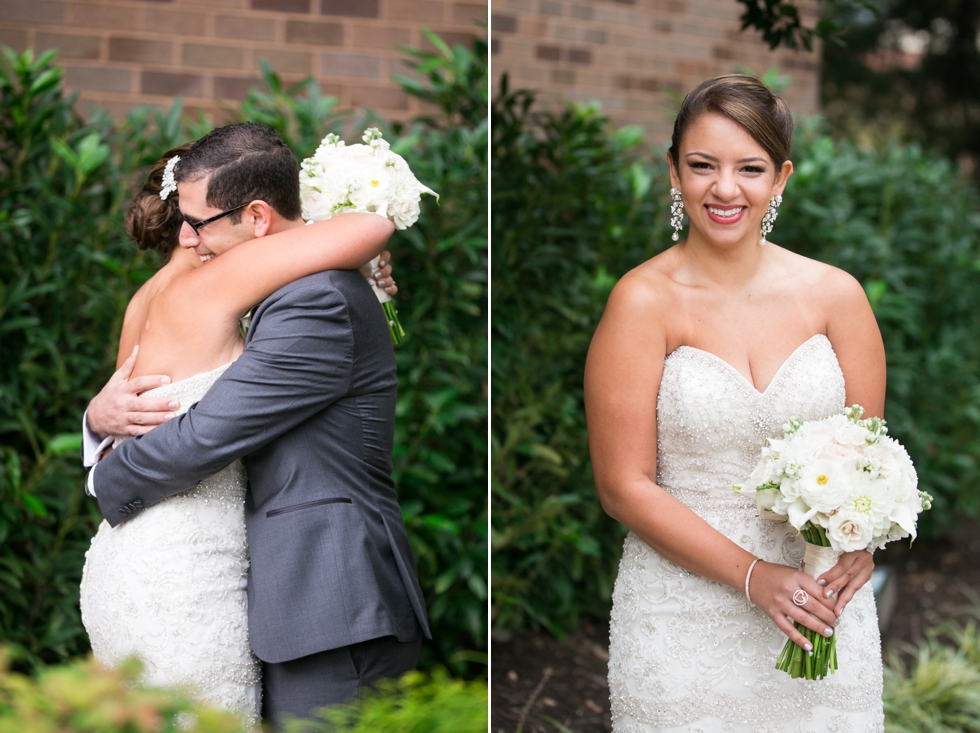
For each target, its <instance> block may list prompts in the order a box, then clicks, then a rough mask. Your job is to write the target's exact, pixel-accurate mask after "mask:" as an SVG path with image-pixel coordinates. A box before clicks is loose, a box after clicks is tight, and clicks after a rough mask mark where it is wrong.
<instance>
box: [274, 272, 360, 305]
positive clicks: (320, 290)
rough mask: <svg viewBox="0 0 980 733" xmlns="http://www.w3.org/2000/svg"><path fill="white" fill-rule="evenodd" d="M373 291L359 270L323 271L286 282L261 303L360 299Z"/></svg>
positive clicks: (307, 302)
mask: <svg viewBox="0 0 980 733" xmlns="http://www.w3.org/2000/svg"><path fill="white" fill-rule="evenodd" d="M370 291H371V289H370V287H368V284H367V283H366V282H365V280H364V276H363V275H362V274H361V273H360V272H359V271H357V270H324V271H323V272H315V273H313V274H312V275H307V276H306V277H301V278H299V279H298V280H293V281H292V282H291V283H287V284H286V285H284V286H282V287H281V288H279V289H278V290H277V291H275V292H274V293H272V295H270V296H269V297H268V298H266V299H265V301H263V303H262V305H264V306H266V305H273V304H275V303H278V302H283V303H289V302H301V303H306V304H310V303H317V302H324V303H326V302H330V301H337V300H341V301H350V300H351V299H354V300H359V299H360V298H361V297H363V295H364V294H365V292H366V293H367V294H371V292H370Z"/></svg>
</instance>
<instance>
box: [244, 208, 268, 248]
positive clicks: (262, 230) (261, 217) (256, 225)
mask: <svg viewBox="0 0 980 733" xmlns="http://www.w3.org/2000/svg"><path fill="white" fill-rule="evenodd" d="M242 222H243V223H244V224H247V225H248V226H249V228H251V230H252V236H253V237H254V238H255V239H258V238H259V237H264V236H265V235H266V234H268V233H269V228H270V227H271V226H272V207H271V206H269V204H267V203H266V202H265V201H253V202H252V203H250V204H249V205H248V206H246V207H245V211H244V212H243V213H242Z"/></svg>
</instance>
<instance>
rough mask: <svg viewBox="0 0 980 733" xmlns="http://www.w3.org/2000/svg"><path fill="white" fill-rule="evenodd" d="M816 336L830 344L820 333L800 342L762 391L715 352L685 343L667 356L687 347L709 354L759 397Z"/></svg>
mask: <svg viewBox="0 0 980 733" xmlns="http://www.w3.org/2000/svg"><path fill="white" fill-rule="evenodd" d="M818 337H823V338H824V339H825V340H826V341H827V343H828V344H830V339H829V338H827V336H826V334H822V333H815V334H813V335H812V336H811V337H810V338H808V339H807V340H806V341H804V342H803V343H802V344H800V345H799V346H797V347H796V348H795V349H793V353H791V354H790V355H789V356H787V357H786V359H785V360H783V363H782V364H780V365H779V369H777V370H776V373H775V374H773V375H772V379H770V380H769V384H767V385H766V388H765V389H764V390H762V391H760V390H759V389H758V387H756V386H755V385H754V384H753V383H752V382H750V381H749V380H748V379H747V378H746V376H745V375H744V374H742V372H740V371H739V370H738V369H736V368H735V367H733V366H732V365H731V364H729V363H728V362H727V361H725V360H724V359H722V358H721V357H720V356H718V355H717V354H713V353H711V352H710V351H705V350H704V349H699V348H698V347H697V346H688V345H687V344H681V345H680V346H678V347H677V348H676V349H674V350H673V351H671V352H670V353H669V354H668V355H667V358H668V359H669V358H670V357H671V356H673V355H674V354H676V353H677V352H678V351H680V350H681V349H689V350H691V351H697V352H699V353H701V354H707V355H708V356H710V357H711V358H712V359H714V360H715V361H718V362H721V363H722V364H724V365H725V366H726V367H728V369H729V371H731V372H734V373H735V374H736V375H738V378H739V379H740V380H741V382H742V384H744V385H745V386H746V387H748V388H749V389H751V390H752V391H753V392H754V393H755V394H756V395H758V396H759V397H765V396H766V395H767V394H768V393H769V390H770V389H771V388H772V385H773V384H775V383H776V380H777V379H779V376H780V375H781V374H782V373H783V370H784V369H785V368H786V365H787V364H789V363H790V362H791V361H793V358H794V357H795V356H796V355H797V354H798V353H800V351H801V350H802V349H803V347H804V346H806V345H807V344H809V343H810V342H811V341H813V340H814V339H815V338H818ZM830 348H831V349H833V345H832V344H830ZM835 357H836V355H835Z"/></svg>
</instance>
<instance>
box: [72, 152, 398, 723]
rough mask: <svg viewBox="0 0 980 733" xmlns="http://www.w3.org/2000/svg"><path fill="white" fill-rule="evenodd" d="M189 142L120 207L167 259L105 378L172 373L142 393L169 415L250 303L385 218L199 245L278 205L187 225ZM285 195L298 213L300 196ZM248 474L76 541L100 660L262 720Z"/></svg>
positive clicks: (352, 244)
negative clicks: (182, 192)
mask: <svg viewBox="0 0 980 733" xmlns="http://www.w3.org/2000/svg"><path fill="white" fill-rule="evenodd" d="M273 142H275V143H276V144H277V145H278V146H281V149H279V148H278V147H277V148H276V153H277V155H278V157H280V158H282V159H283V160H284V161H285V163H283V164H282V166H281V167H283V169H284V170H285V169H290V170H291V168H290V167H289V165H288V163H289V160H286V156H288V158H289V159H291V160H292V166H293V167H296V164H295V159H293V158H292V153H291V152H289V150H288V148H286V147H285V145H284V144H283V143H282V141H281V140H278V138H276V140H275V141H273ZM189 147H190V144H187V145H184V146H181V147H179V148H175V149H174V150H171V151H169V152H168V153H166V154H165V155H164V156H163V158H162V159H161V160H160V161H159V162H158V163H157V164H156V165H155V166H154V168H153V169H152V171H151V172H150V175H149V178H148V180H147V182H146V184H145V185H144V187H143V189H142V190H141V191H140V192H139V193H138V194H137V195H136V197H135V199H134V204H133V207H132V209H131V210H130V213H129V215H128V217H127V228H128V229H129V232H130V235H131V236H132V237H133V239H135V240H136V241H137V242H138V243H139V246H140V248H141V249H147V248H150V249H155V250H157V252H158V254H160V256H161V258H162V259H163V260H164V261H165V264H164V266H163V267H161V268H160V270H159V271H158V272H157V273H156V274H155V275H154V276H153V277H152V278H151V279H150V280H148V281H147V282H146V283H145V284H144V285H143V286H142V287H141V288H140V289H139V290H138V291H137V293H136V294H135V295H134V296H133V299H132V301H131V302H130V303H129V306H128V308H127V310H126V317H125V320H124V323H123V329H122V335H121V338H120V347H119V357H118V360H117V364H118V365H120V370H119V371H118V372H117V374H116V377H114V378H117V379H118V378H119V375H120V374H123V375H125V373H126V372H127V371H128V370H130V369H132V370H133V374H134V375H135V376H134V379H133V381H132V384H137V383H141V380H142V383H145V382H146V381H148V380H149V381H152V383H154V384H157V385H159V384H160V382H161V378H160V376H159V375H160V374H168V375H170V376H171V377H172V378H173V380H174V381H173V383H171V384H167V385H165V386H162V387H157V388H155V389H152V390H149V391H147V392H144V393H143V395H144V397H146V398H156V399H157V400H162V401H163V402H164V405H165V407H164V409H166V405H167V404H168V403H171V401H173V404H174V407H177V405H179V407H178V408H177V412H178V414H179V413H181V412H184V411H186V410H187V409H188V408H189V407H190V406H191V405H193V404H194V403H196V402H197V401H198V400H200V398H201V397H202V396H203V395H204V393H205V392H206V391H207V389H208V388H209V387H210V386H211V385H212V384H213V383H214V382H215V381H217V379H218V377H219V376H221V374H222V373H223V372H224V370H225V369H226V368H227V367H228V366H229V364H230V363H231V362H232V361H234V360H235V359H236V358H237V357H238V356H239V355H240V354H241V353H242V350H243V347H244V342H243V338H242V334H241V330H240V328H239V319H241V318H242V317H243V316H244V315H245V314H246V313H247V312H248V311H249V309H250V308H251V307H252V306H254V305H256V304H257V303H259V302H261V301H262V300H264V299H265V298H266V297H268V296H269V295H270V294H272V293H273V292H275V291H276V290H278V289H279V288H281V287H283V286H284V285H286V284H287V283H289V282H292V281H293V280H296V279H298V278H301V277H304V276H306V275H310V274H312V273H314V272H319V271H321V270H327V269H355V268H357V267H358V266H360V265H363V264H364V263H366V262H368V261H369V260H371V259H372V258H373V257H374V256H375V255H377V254H378V253H379V252H381V250H382V249H383V247H384V244H385V242H386V241H387V240H388V237H389V236H390V235H391V233H392V231H393V226H392V224H391V223H390V222H389V221H388V220H387V219H385V218H384V217H381V216H377V215H375V214H348V215H346V216H342V217H337V218H334V219H331V220H329V221H325V222H321V223H317V224H313V225H310V226H306V227H303V226H299V227H295V228H290V229H286V230H285V231H282V232H280V233H277V234H268V235H267V236H261V235H262V233H263V232H262V231H257V232H256V236H257V238H256V239H253V240H251V241H248V242H244V243H242V244H240V245H237V246H236V247H235V249H234V250H232V249H231V248H230V247H228V248H225V249H222V248H219V247H214V249H217V250H218V251H208V252H203V251H200V250H201V246H200V240H199V239H198V238H197V237H196V236H195V235H196V233H197V231H198V229H200V228H203V227H204V226H213V227H215V228H218V227H221V226H222V225H224V226H226V227H230V226H239V227H240V226H242V225H244V226H253V227H260V226H262V221H261V220H262V218H263V217H265V218H266V220H268V218H269V217H270V216H275V215H278V214H280V213H282V212H279V211H278V209H273V212H272V213H270V212H269V211H267V210H266V209H268V208H270V207H269V205H268V204H266V203H265V201H259V200H256V201H252V202H250V203H248V204H246V205H245V206H242V207H239V209H238V210H236V212H237V213H238V215H239V216H238V217H235V216H232V215H231V214H232V213H234V212H226V214H225V217H227V219H225V221H221V219H222V218H225V217H222V216H219V217H214V218H213V219H212V220H210V221H206V222H196V221H195V222H194V223H193V224H190V223H189V222H188V223H187V224H185V221H186V220H185V219H184V218H182V215H181V212H180V210H179V209H178V205H177V194H176V191H175V185H174V184H173V183H172V180H173V175H172V174H173V162H174V161H177V160H179V156H180V155H182V154H184V153H185V152H186V151H187V150H188V149H189ZM286 172H288V171H286ZM168 173H169V174H170V175H169V176H168V175H167V174H168ZM264 173H266V174H268V171H264ZM256 175H257V176H258V174H256ZM297 190H298V189H297ZM260 198H270V197H269V196H256V199H260ZM287 198H288V197H287ZM293 203H294V204H295V205H294V206H293V207H292V208H296V209H297V211H296V217H298V205H299V203H298V200H297V201H295V202H293ZM263 207H265V208H263ZM279 207H280V208H282V205H281V204H279ZM239 217H240V218H239ZM235 218H239V221H232V220H233V219H235ZM178 240H179V246H176V245H178ZM211 241H212V242H215V241H219V242H220V241H221V239H220V236H219V237H217V238H212V240H211ZM384 259H386V260H387V259H389V257H388V255H387V253H385V255H384ZM389 272H390V268H389V267H386V268H385V269H384V270H383V271H382V276H381V277H380V278H378V279H377V280H376V283H377V285H378V286H379V287H385V288H386V289H387V290H388V291H389V292H395V288H394V283H393V282H391V281H390V279H389V278H387V274H388V273H389ZM189 314H192V316H193V317H188V316H189ZM134 365H135V368H134V369H133V366H134ZM151 375H156V376H151ZM159 414H160V415H163V414H164V413H159ZM146 429H149V428H146ZM146 429H140V430H142V431H143V432H145V430H146ZM117 443H118V439H117ZM175 459H176V457H175ZM245 487H246V476H245V469H244V466H243V465H242V462H241V461H240V460H239V461H235V463H233V464H232V465H230V466H228V467H227V468H224V469H223V470H221V471H220V472H218V473H217V474H215V475H214V476H212V477H210V478H209V479H206V480H204V481H202V482H201V483H200V484H199V485H198V486H197V487H196V488H195V489H192V490H191V491H188V492H185V493H183V494H178V495H177V496H174V497H172V498H170V499H168V500H166V501H164V502H162V503H160V504H157V505H155V506H153V507H151V508H149V509H147V510H146V511H144V512H141V513H139V514H138V515H137V516H136V517H134V518H133V519H132V520H131V521H129V522H126V523H124V524H122V525H120V526H119V527H118V528H115V529H113V528H111V527H110V526H109V524H108V523H107V522H105V521H103V522H102V524H101V526H100V527H99V531H98V533H97V534H96V536H95V538H94V539H93V540H92V545H91V548H90V549H89V551H88V553H87V554H86V563H85V567H84V570H83V575H82V585H81V611H82V621H83V623H84V625H85V628H86V630H87V632H88V634H89V638H90V640H91V643H92V650H93V652H94V654H95V656H96V658H97V659H99V660H100V661H102V662H103V663H105V664H107V665H109V666H114V665H116V664H118V663H119V662H120V661H121V660H122V659H124V658H125V657H127V656H130V655H133V654H135V655H138V656H139V657H140V658H141V659H142V661H143V663H144V665H145V671H144V677H143V679H144V681H145V682H146V683H147V684H151V685H157V686H162V685H166V686H173V685H182V686H185V687H187V688H189V689H190V691H191V692H192V693H194V694H195V695H196V696H197V697H198V698H199V699H201V700H204V701H207V702H209V703H212V704H215V705H218V706H220V707H224V708H229V709H233V710H237V711H239V712H241V713H243V714H244V715H245V716H246V717H247V718H249V719H250V720H251V721H252V722H258V719H259V714H260V711H261V704H260V703H261V676H260V666H259V661H258V659H256V657H255V656H254V654H252V651H251V648H250V646H249V639H248V627H247V620H246V612H247V609H246V574H247V570H248V548H247V544H246V537H245V520H244V501H245Z"/></svg>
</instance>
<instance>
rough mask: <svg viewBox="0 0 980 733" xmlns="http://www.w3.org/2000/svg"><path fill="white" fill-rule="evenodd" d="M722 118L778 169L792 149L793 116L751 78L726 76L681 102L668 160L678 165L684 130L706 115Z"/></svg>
mask: <svg viewBox="0 0 980 733" xmlns="http://www.w3.org/2000/svg"><path fill="white" fill-rule="evenodd" d="M711 113H715V114H719V115H724V116H725V117H727V118H728V119H730V120H732V121H733V122H735V123H736V124H738V125H739V126H741V127H742V128H743V129H744V130H745V131H746V132H747V133H749V135H751V136H752V138H753V139H754V140H755V141H756V142H757V143H759V145H761V146H762V149H763V150H765V151H766V152H767V153H768V154H769V157H770V158H771V159H772V161H773V163H775V164H776V168H777V169H778V168H779V167H780V166H782V164H783V162H785V161H786V160H789V155H790V152H791V150H792V149H793V116H792V114H790V111H789V106H788V105H787V104H786V102H785V101H784V100H783V99H781V98H780V97H777V96H776V95H775V94H773V93H772V92H771V91H769V87H767V86H766V85H765V84H763V83H762V82H761V81H759V80H758V79H756V78H755V77H754V76H746V75H745V74H727V75H725V76H716V77H715V78H714V79H708V81H706V82H703V83H701V84H699V85H698V86H696V87H695V88H694V89H692V90H691V92H690V93H689V94H688V95H687V96H686V97H685V98H684V103H683V104H682V105H681V111H680V112H678V114H677V119H676V120H674V134H673V135H672V136H671V138H670V157H671V158H673V159H674V165H677V164H678V163H679V162H680V161H679V160H678V156H679V155H680V150H681V139H682V138H683V137H684V133H685V132H687V128H688V127H690V126H691V125H692V124H693V123H694V122H695V121H696V120H698V119H699V118H700V117H702V116H703V115H706V114H711Z"/></svg>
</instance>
